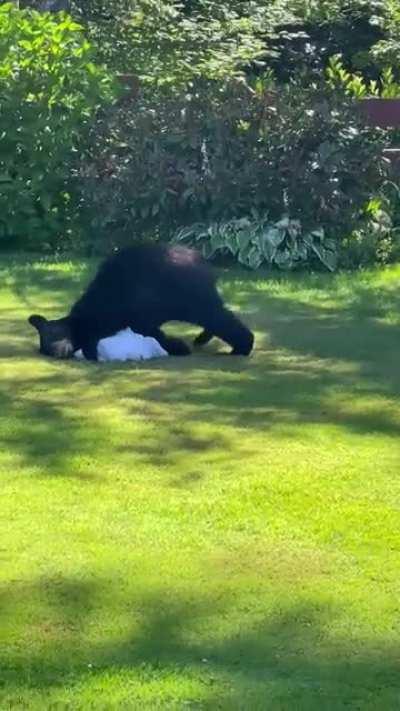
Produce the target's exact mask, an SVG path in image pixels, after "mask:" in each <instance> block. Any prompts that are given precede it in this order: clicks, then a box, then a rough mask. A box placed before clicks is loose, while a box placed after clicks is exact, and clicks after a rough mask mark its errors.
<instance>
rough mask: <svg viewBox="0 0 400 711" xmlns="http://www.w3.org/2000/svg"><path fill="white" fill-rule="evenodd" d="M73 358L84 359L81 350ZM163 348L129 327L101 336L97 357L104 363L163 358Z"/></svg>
mask: <svg viewBox="0 0 400 711" xmlns="http://www.w3.org/2000/svg"><path fill="white" fill-rule="evenodd" d="M74 355H75V358H78V359H80V360H82V359H84V358H85V356H84V355H83V353H82V351H81V350H79V351H76V353H75V354H74ZM167 355H168V353H167V351H165V350H164V348H162V347H161V346H160V344H159V342H158V341H156V339H155V338H151V337H150V336H142V335H140V333H135V332H134V331H132V329H130V328H125V329H123V330H122V331H118V333H116V334H115V336H109V337H108V338H102V339H101V340H100V341H99V342H98V344H97V359H98V360H99V361H100V362H102V363H105V362H106V361H127V360H150V359H151V358H164V357H165V356H167Z"/></svg>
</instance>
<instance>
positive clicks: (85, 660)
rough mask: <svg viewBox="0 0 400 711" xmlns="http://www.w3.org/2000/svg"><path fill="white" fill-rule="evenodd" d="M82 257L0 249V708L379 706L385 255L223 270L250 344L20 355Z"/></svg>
mask: <svg viewBox="0 0 400 711" xmlns="http://www.w3.org/2000/svg"><path fill="white" fill-rule="evenodd" d="M87 278H88V269H87V267H86V266H85V265H79V264H78V263H74V262H71V263H57V264H54V263H53V264H51V263H46V262H40V261H36V262H35V261H34V260H28V259H26V260H24V259H18V260H13V259H12V258H7V259H4V258H3V260H2V265H1V267H0V333H1V339H0V367H1V376H0V476H1V489H0V493H1V499H0V504H1V508H0V517H1V529H0V530H1V536H0V582H1V586H0V666H1V676H0V708H1V711H3V710H4V709H24V708H26V709H35V710H36V709H38V710H39V709H40V710H43V709H50V708H51V709H74V710H75V709H85V710H86V709H91V708H93V709H114V708H115V709H136V708H138V709H158V708H159V709H185V708H191V709H210V710H211V709H246V711H247V710H250V709H251V710H253V709H255V710H257V709H260V710H262V711H264V710H269V709H274V710H275V709H281V710H286V709H295V710H296V711H303V710H304V711H313V710H314V709H315V710H316V709H318V710H320V709H329V710H330V709H349V708H351V709H362V710H363V711H364V709H369V710H374V711H375V710H378V709H379V710H385V711H388V710H391V709H396V710H397V709H399V708H400V669H399V643H400V445H399V434H400V408H399V394H400V363H399V353H400V289H399V285H400V267H394V268H390V269H388V270H385V271H371V272H366V273H362V274H354V275H339V276H333V277H331V276H326V275H316V276H308V277H305V276H295V277H290V278H289V277H281V278H278V277H273V278H268V277H267V276H265V275H264V276H259V277H257V276H254V275H247V274H242V273H239V272H237V273H234V274H231V275H229V274H228V275H226V276H225V280H224V283H223V289H224V292H225V294H226V297H227V299H228V300H229V302H230V303H231V304H232V305H233V306H235V307H237V308H238V309H240V310H241V312H242V313H243V315H244V317H245V318H246V320H247V321H248V322H249V323H250V325H252V327H253V328H254V329H255V330H256V333H257V346H256V350H255V352H254V355H253V356H252V357H251V358H250V359H240V358H239V359H234V358H225V357H222V356H221V355H220V354H219V353H218V352H217V351H218V349H222V350H223V346H220V345H219V344H218V343H213V344H210V346H209V347H208V348H207V349H205V350H204V352H202V353H201V354H197V355H195V356H193V357H191V358H188V359H183V360H180V359H173V358H171V359H169V360H168V361H167V362H165V361H154V362H151V363H148V364H145V365H140V366H134V365H131V366H125V365H119V366H110V365H91V364H86V363H78V362H56V361H51V360H47V359H45V358H41V357H39V355H38V353H37V351H36V348H37V343H36V337H35V334H34V332H33V330H31V329H30V327H29V326H28V325H27V323H26V318H27V316H28V315H29V314H30V313H32V312H37V311H39V312H43V313H45V314H46V315H49V316H58V315H61V314H62V313H63V312H65V311H66V309H67V307H68V305H69V304H70V303H71V301H72V300H73V298H74V297H75V296H76V295H77V294H78V293H79V291H80V289H81V287H82V285H83V283H84V282H85V280H86V279H87ZM175 330H176V329H175ZM187 332H188V333H190V334H192V333H193V330H191V329H187Z"/></svg>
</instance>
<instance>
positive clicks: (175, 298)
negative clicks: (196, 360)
mask: <svg viewBox="0 0 400 711" xmlns="http://www.w3.org/2000/svg"><path fill="white" fill-rule="evenodd" d="M167 321H185V322H188V323H193V324H196V325H198V326H201V327H202V328H203V331H202V333H201V334H200V335H199V336H198V337H197V338H196V340H195V343H196V345H203V344H204V343H207V342H208V341H209V340H210V339H211V338H213V336H217V337H219V338H221V339H222V340H223V341H225V342H226V343H228V344H229V345H230V346H232V354H234V355H248V354H249V353H250V352H251V350H252V348H253V342H254V336H253V334H252V332H251V331H250V330H249V329H248V328H247V327H246V326H244V325H243V324H242V322H241V321H240V320H239V319H238V318H237V316H235V315H234V314H233V313H232V312H231V311H229V310H228V309H226V308H225V306H224V303H223V301H222V299H221V296H220V295H219V293H218V291H217V288H216V278H215V275H214V273H213V272H212V271H211V270H210V267H209V265H208V264H207V263H206V262H205V260H204V259H203V258H202V257H201V256H200V254H199V253H198V252H196V251H195V250H192V249H188V248H187V247H181V246H168V245H156V244H145V245H137V246H133V247H127V248H125V249H122V250H121V251H119V252H116V253H115V254H113V255H112V256H111V257H109V258H108V259H107V260H106V261H105V262H104V263H103V264H102V265H101V267H100V268H99V270H98V272H97V274H96V276H95V278H94V279H93V281H92V282H91V283H90V284H89V286H88V288H87V289H86V291H85V293H84V294H83V296H82V297H81V298H80V299H79V300H78V301H77V302H76V303H75V305H74V306H73V307H72V309H71V311H70V313H69V315H68V316H65V317H64V318H61V319H57V320H55V321H48V320H47V319H45V318H44V317H43V316H36V315H34V316H30V318H29V323H30V324H31V325H32V326H34V327H35V328H36V329H37V330H38V332H39V337H40V352H41V353H44V354H45V355H50V356H53V357H55V358H70V357H71V356H72V355H73V354H74V352H75V351H77V350H79V349H82V350H83V353H84V355H85V358H87V359H89V360H97V344H98V341H99V340H100V339H102V338H106V337H107V336H112V335H114V334H115V333H117V332H118V331H120V330H121V329H124V328H127V327H130V328H131V329H132V330H133V331H136V332H137V333H141V334H142V335H144V336H153V337H154V338H156V339H157V340H158V341H159V343H160V345H161V346H162V347H163V348H165V350H166V351H167V352H168V353H169V354H170V355H188V354H189V353H190V348H189V347H188V346H187V344H186V343H185V342H184V341H182V340H181V339H178V338H172V337H170V336H167V335H166V334H165V333H163V331H162V330H161V326H162V325H163V324H164V323H166V322H167Z"/></svg>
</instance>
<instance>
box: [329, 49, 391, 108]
mask: <svg viewBox="0 0 400 711" xmlns="http://www.w3.org/2000/svg"><path fill="white" fill-rule="evenodd" d="M327 76H328V80H329V82H330V84H331V86H332V87H334V88H341V89H343V91H344V92H345V94H347V95H348V96H353V97H355V98H357V99H364V98H366V97H368V96H370V97H381V98H382V99H393V98H400V83H399V82H397V81H396V80H395V76H394V72H393V69H392V68H391V67H387V68H386V69H384V70H383V71H382V74H381V76H380V77H379V79H378V80H376V79H371V80H370V81H368V80H365V79H364V77H363V76H362V75H361V74H359V73H357V74H351V73H350V72H348V71H347V70H346V69H345V68H344V66H343V62H342V59H341V57H340V56H335V57H331V59H330V61H329V66H328V69H327Z"/></svg>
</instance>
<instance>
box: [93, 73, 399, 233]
mask: <svg viewBox="0 0 400 711" xmlns="http://www.w3.org/2000/svg"><path fill="white" fill-rule="evenodd" d="M217 89H218V90H216V88H215V86H213V85H211V86H210V85H209V84H201V83H197V84H195V85H194V88H193V91H192V92H190V93H189V92H185V93H184V94H181V95H178V96H174V97H170V98H169V99H168V100H167V99H164V100H163V101H162V102H161V101H158V100H157V101H156V100H155V101H153V102H152V101H151V99H149V98H148V97H147V98H146V97H142V98H140V97H138V98H137V100H136V101H135V102H134V103H132V104H130V105H127V106H126V105H124V106H119V107H115V108H114V109H113V110H112V112H111V114H110V115H109V116H108V117H107V120H103V119H102V121H101V124H100V125H99V124H98V125H97V126H96V130H95V131H94V135H93V149H92V153H91V156H89V158H88V161H89V165H88V171H87V172H88V174H90V176H91V177H90V180H88V181H86V183H85V187H84V192H85V195H86V198H85V203H86V204H89V203H90V201H91V200H92V199H93V197H94V201H95V231H96V232H97V233H99V232H101V231H104V230H105V231H106V232H109V231H110V230H118V231H121V233H122V234H125V235H126V238H127V239H129V238H130V235H132V233H135V234H138V233H139V234H147V233H149V232H152V231H157V232H161V233H162V234H163V235H164V236H165V237H166V238H168V237H169V236H171V234H173V233H174V232H175V231H176V229H178V228H179V227H181V226H185V225H188V224H193V223H195V222H207V223H208V222H215V221H221V220H222V221H226V220H228V221H229V220H231V219H232V218H240V217H243V216H247V215H249V214H252V211H253V210H254V209H255V210H257V211H258V212H259V213H260V214H263V213H265V212H268V215H269V217H270V220H271V221H272V222H276V221H277V220H279V219H280V218H281V216H282V214H289V215H290V216H291V218H292V219H294V220H299V221H300V222H301V224H302V226H303V228H304V230H305V232H306V233H308V232H310V231H311V230H314V229H315V228H320V227H323V229H324V230H325V232H326V234H327V236H328V237H330V238H334V239H339V240H340V239H342V237H343V235H344V234H349V233H350V232H351V231H352V229H353V227H354V226H355V225H357V224H358V221H359V218H360V214H361V213H362V210H363V207H364V206H365V205H366V204H367V203H368V201H369V200H370V198H371V197H373V196H375V195H376V194H378V192H379V189H380V187H381V185H382V183H383V181H384V180H385V176H386V165H385V163H384V161H383V159H382V147H383V145H384V139H385V133H384V132H382V131H377V130H372V129H370V128H368V127H366V126H365V125H363V123H362V122H360V119H359V113H358V111H357V109H356V107H355V105H354V101H353V100H352V99H350V98H348V97H346V96H344V95H343V94H342V93H338V92H332V91H330V90H329V89H327V87H326V85H318V86H309V87H304V85H301V84H299V85H297V84H291V85H288V86H286V87H282V88H281V89H279V90H278V91H277V92H276V94H275V95H273V94H270V93H268V92H267V93H265V91H264V89H261V90H260V91H258V90H255V91H253V92H250V91H249V89H248V88H246V87H245V86H244V85H243V86H242V85H237V84H235V83H232V82H231V83H230V85H229V87H225V88H224V89H223V90H222V89H221V88H220V87H219V86H217Z"/></svg>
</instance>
